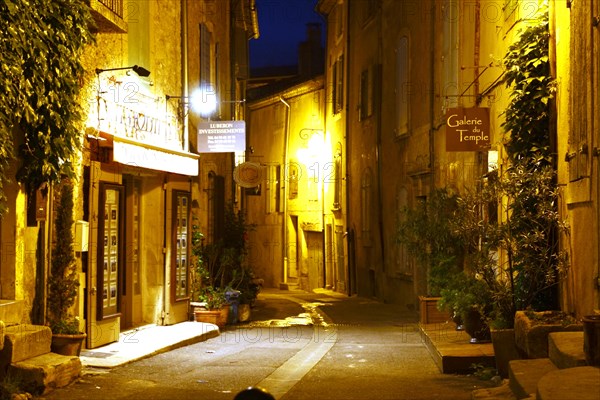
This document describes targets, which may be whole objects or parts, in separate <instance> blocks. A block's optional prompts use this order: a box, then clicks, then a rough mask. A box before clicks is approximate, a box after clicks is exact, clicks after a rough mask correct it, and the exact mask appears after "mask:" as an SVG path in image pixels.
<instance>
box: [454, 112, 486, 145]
mask: <svg viewBox="0 0 600 400" xmlns="http://www.w3.org/2000/svg"><path fill="white" fill-rule="evenodd" d="M490 136H491V135H490V109H489V108H482V107H472V108H449V109H448V111H447V112H446V151H482V150H488V149H489V148H490V144H491V142H490Z"/></svg>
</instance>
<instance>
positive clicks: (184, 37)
mask: <svg viewBox="0 0 600 400" xmlns="http://www.w3.org/2000/svg"><path fill="white" fill-rule="evenodd" d="M187 42H188V20H187V0H181V86H182V89H183V90H182V94H181V95H182V96H183V99H187V98H188V96H189V95H188V93H189V91H188V51H187ZM188 109H189V102H187V101H184V102H183V151H186V152H187V151H189V149H190V137H189V136H190V133H189V132H188V125H189V119H188Z"/></svg>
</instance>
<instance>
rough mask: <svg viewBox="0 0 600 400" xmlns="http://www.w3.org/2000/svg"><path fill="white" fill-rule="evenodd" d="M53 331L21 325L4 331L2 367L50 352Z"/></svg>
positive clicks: (42, 327) (35, 326) (0, 361)
mask: <svg viewBox="0 0 600 400" xmlns="http://www.w3.org/2000/svg"><path fill="white" fill-rule="evenodd" d="M51 343H52V331H51V330H50V328H49V327H47V326H42V325H30V324H21V325H15V326H8V327H6V328H5V329H4V347H3V348H2V350H1V351H0V367H6V366H7V365H8V364H12V363H15V362H18V361H22V360H25V359H28V358H32V357H36V356H39V355H42V354H46V353H49V352H50V344H51Z"/></svg>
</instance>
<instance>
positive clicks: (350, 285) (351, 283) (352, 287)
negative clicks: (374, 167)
mask: <svg viewBox="0 0 600 400" xmlns="http://www.w3.org/2000/svg"><path fill="white" fill-rule="evenodd" d="M344 62H345V64H346V65H343V66H342V68H345V71H344V72H345V73H346V74H345V75H344V78H345V85H344V92H345V93H342V98H343V99H344V108H345V113H346V115H345V117H346V118H345V119H346V126H345V130H346V132H344V136H345V139H346V143H345V144H344V145H345V146H346V159H345V160H344V161H345V163H346V176H345V177H344V178H345V179H346V204H345V211H346V233H348V232H350V229H351V228H350V226H351V224H350V223H351V219H350V215H351V207H350V204H351V198H350V197H351V196H350V190H348V189H349V186H350V179H351V178H350V176H349V171H350V157H348V152H349V149H350V144H351V143H350V107H349V104H348V103H350V96H348V95H347V93H349V90H348V87H349V86H350V0H347V1H346V49H345V50H344ZM352 229H354V227H352ZM352 232H354V231H352ZM345 237H346V240H347V241H348V260H347V264H348V267H347V269H346V280H347V282H346V283H347V290H346V293H347V294H348V296H351V295H352V293H353V292H358V290H357V288H356V286H358V285H357V284H356V263H355V259H356V258H355V255H354V252H355V246H354V240H351V239H353V238H354V237H355V235H354V234H352V235H350V234H348V235H345Z"/></svg>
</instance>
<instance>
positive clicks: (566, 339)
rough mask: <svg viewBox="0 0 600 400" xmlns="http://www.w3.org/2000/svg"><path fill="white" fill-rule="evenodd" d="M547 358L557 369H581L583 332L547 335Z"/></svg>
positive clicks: (583, 364) (583, 360)
mask: <svg viewBox="0 0 600 400" xmlns="http://www.w3.org/2000/svg"><path fill="white" fill-rule="evenodd" d="M548 357H550V361H552V363H554V365H556V366H557V367H558V368H559V369H565V368H574V367H583V366H585V365H587V364H586V362H585V353H584V352H583V332H553V333H550V335H548Z"/></svg>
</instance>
